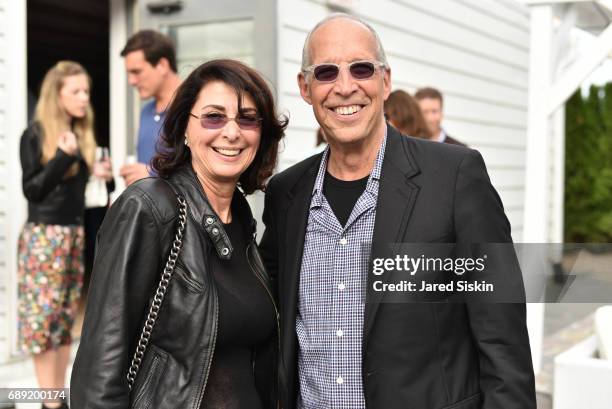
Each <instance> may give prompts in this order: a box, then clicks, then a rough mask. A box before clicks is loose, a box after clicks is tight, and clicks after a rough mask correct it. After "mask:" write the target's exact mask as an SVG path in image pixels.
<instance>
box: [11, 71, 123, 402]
mask: <svg viewBox="0 0 612 409" xmlns="http://www.w3.org/2000/svg"><path fill="white" fill-rule="evenodd" d="M90 83H91V80H90V78H89V75H88V74H87V72H86V71H85V69H84V68H83V67H82V66H81V65H80V64H78V63H76V62H72V61H60V62H58V63H57V64H56V65H55V66H53V67H52V68H51V69H50V70H49V71H48V72H47V74H46V75H45V78H44V80H43V83H42V87H41V91H40V97H39V99H38V103H37V105H36V110H35V114H34V121H33V122H32V123H31V124H30V125H29V126H28V128H27V129H26V130H25V131H24V133H23V135H22V137H21V147H20V156H21V166H22V170H23V180H22V183H23V193H24V195H25V197H26V199H27V200H28V219H27V222H26V224H25V226H24V228H23V231H22V232H21V235H20V238H19V244H18V286H19V291H18V294H19V295H18V297H19V310H18V312H19V320H18V326H19V331H18V333H19V343H20V346H21V348H22V350H23V351H24V352H25V353H28V354H32V355H33V360H34V367H35V371H36V377H37V380H38V384H39V386H40V387H41V388H63V387H64V382H65V379H64V378H65V373H66V369H67V366H68V360H69V355H70V344H71V336H70V331H71V329H72V325H73V323H74V318H75V315H76V313H77V308H78V301H79V296H80V292H81V287H82V283H83V254H82V252H83V241H84V232H83V215H84V210H85V186H86V184H87V180H88V177H89V174H90V172H93V174H94V175H96V176H97V177H99V178H102V179H104V180H106V181H110V180H111V179H112V173H111V169H110V162H109V161H105V162H96V163H94V155H95V150H96V141H95V138H94V131H93V113H92V110H91V106H90V104H89V91H90ZM42 407H43V408H59V407H61V408H67V406H66V403H65V402H57V401H56V402H47V403H45V404H43V405H42Z"/></svg>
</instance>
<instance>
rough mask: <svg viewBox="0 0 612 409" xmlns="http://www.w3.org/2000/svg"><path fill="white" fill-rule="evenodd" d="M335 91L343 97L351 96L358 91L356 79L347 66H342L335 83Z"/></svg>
mask: <svg viewBox="0 0 612 409" xmlns="http://www.w3.org/2000/svg"><path fill="white" fill-rule="evenodd" d="M335 90H336V92H337V93H339V94H341V95H350V94H352V93H353V92H355V91H356V90H357V84H356V82H355V78H353V76H352V75H351V72H350V70H349V68H348V67H347V66H344V67H343V66H341V67H340V71H339V72H338V78H337V79H336V83H335Z"/></svg>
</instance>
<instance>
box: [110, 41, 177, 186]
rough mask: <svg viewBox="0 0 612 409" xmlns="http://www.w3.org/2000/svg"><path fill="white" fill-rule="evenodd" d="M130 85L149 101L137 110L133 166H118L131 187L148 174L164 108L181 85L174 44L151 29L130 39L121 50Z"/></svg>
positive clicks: (164, 111) (162, 119)
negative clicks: (138, 122) (136, 136)
mask: <svg viewBox="0 0 612 409" xmlns="http://www.w3.org/2000/svg"><path fill="white" fill-rule="evenodd" d="M121 56H122V57H124V58H125V69H126V71H127V75H128V82H129V84H130V85H131V86H132V87H134V88H136V90H138V94H139V95H140V99H142V100H147V99H150V98H152V100H151V101H149V102H147V103H145V104H144V106H143V107H142V110H141V111H140V127H139V129H138V142H137V147H136V151H137V152H136V153H137V155H136V161H137V162H136V163H129V164H126V165H124V166H122V167H121V169H120V170H119V174H120V175H121V176H122V177H123V178H124V180H125V184H126V185H130V184H132V183H134V182H135V181H137V180H138V179H142V178H145V177H147V176H149V174H150V167H149V165H150V162H151V159H152V158H153V156H154V154H155V145H156V144H157V141H158V138H159V132H160V130H161V128H162V123H163V121H164V118H165V116H166V108H167V107H168V105H169V104H170V100H171V99H172V96H173V95H174V92H175V91H176V89H177V88H178V86H179V85H180V83H181V80H180V78H179V77H178V74H177V66H176V53H175V50H174V44H173V43H172V40H171V39H170V38H169V37H168V36H165V35H163V34H162V33H159V32H157V31H153V30H142V31H139V32H137V33H136V34H134V35H133V36H132V37H130V38H129V39H128V41H127V43H126V44H125V47H123V50H121Z"/></svg>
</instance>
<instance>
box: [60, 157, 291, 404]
mask: <svg viewBox="0 0 612 409" xmlns="http://www.w3.org/2000/svg"><path fill="white" fill-rule="evenodd" d="M169 182H170V184H169V183H167V182H166V181H164V180H162V179H158V178H147V179H143V180H141V181H138V182H136V183H134V184H133V185H131V186H130V187H129V188H128V189H127V190H126V191H125V192H124V193H123V194H122V195H121V197H120V198H119V199H118V200H117V202H115V203H114V204H113V205H112V206H111V208H110V210H109V212H108V214H107V216H106V219H105V220H104V223H103V225H102V228H101V229H100V233H99V236H98V250H97V252H96V258H95V262H94V268H93V273H92V282H91V287H90V292H89V297H88V302H87V309H86V313H85V322H84V325H83V331H82V335H81V343H80V346H79V350H78V352H77V356H76V360H75V363H74V367H73V372H72V379H71V402H72V403H71V407H72V408H75V409H94V408H99V409H102V408H104V409H112V408H116V409H119V408H122V409H123V408H128V407H129V408H155V409H166V408H168V409H169V408H173V409H174V408H181V409H182V408H185V409H188V408H189V409H198V408H199V407H200V404H201V401H202V397H203V394H204V390H205V388H206V382H207V379H208V373H209V370H210V366H211V362H212V359H213V355H214V351H215V340H216V335H217V320H218V299H217V290H216V288H215V285H214V279H213V275H212V273H211V260H212V257H221V258H229V257H231V254H232V252H233V248H232V245H231V243H230V242H229V238H228V236H227V234H226V233H225V231H224V229H223V225H222V223H221V222H220V220H219V218H218V217H217V215H216V214H215V213H214V211H213V210H212V208H211V206H210V204H209V203H208V201H207V199H206V197H205V195H204V192H203V190H202V187H201V185H200V183H199V181H198V180H197V177H196V175H195V173H194V171H193V170H192V168H191V166H189V167H184V168H182V169H180V170H179V171H177V172H176V173H175V174H174V175H173V176H172V177H171V178H170V179H169ZM174 189H175V190H176V191H177V192H178V193H180V194H182V195H183V196H184V197H185V200H186V202H187V223H186V227H185V235H184V239H183V247H182V250H181V252H180V255H179V258H178V262H177V267H176V270H175V273H174V276H173V277H172V280H171V282H170V285H169V287H168V290H167V293H166V296H165V298H164V301H163V304H162V308H161V311H160V313H159V317H158V319H157V323H156V325H155V328H154V330H153V333H152V336H151V341H150V343H149V347H148V349H147V352H146V354H145V358H144V360H143V362H142V364H141V366H140V371H139V372H138V376H137V378H136V381H135V383H134V387H133V389H132V391H131V394H130V392H129V391H128V385H127V379H126V374H127V371H128V367H129V365H130V362H131V359H132V356H133V354H134V349H135V347H136V344H137V341H138V338H139V336H140V333H141V331H142V327H143V321H144V318H145V317H146V314H147V312H148V305H149V301H150V298H151V297H152V295H153V292H154V290H155V288H156V287H157V284H158V282H159V278H160V275H161V272H162V270H163V267H164V265H165V262H166V260H167V257H168V253H169V249H170V245H171V243H172V241H173V239H174V235H175V229H176V224H177V223H176V221H177V217H178V204H177V199H176V194H175V191H174ZM233 200H234V201H237V202H236V203H235V204H236V205H237V206H236V207H234V209H238V211H236V210H235V211H234V213H233V217H240V218H246V219H244V220H250V221H252V226H253V240H252V242H251V244H250V245H249V246H248V248H247V259H248V261H249V265H250V266H251V269H252V270H253V274H255V275H256V276H257V277H258V278H259V280H260V282H261V283H262V285H263V286H264V287H265V288H266V290H267V291H268V293H269V294H270V297H271V298H272V294H273V290H272V288H271V283H270V281H269V278H268V275H267V273H266V272H265V269H264V267H263V263H262V261H261V258H260V256H259V253H258V250H257V247H256V244H255V234H254V233H255V231H254V230H255V221H254V219H253V217H252V215H251V211H250V209H249V206H248V204H247V202H246V200H245V198H244V197H243V196H242V194H241V193H240V192H239V191H236V193H235V195H234V198H233ZM213 230H214V232H213ZM215 233H216V234H215ZM224 249H228V250H229V253H228V252H227V250H224ZM273 301H274V300H273ZM276 318H277V331H276V333H275V334H274V335H273V337H271V338H270V339H269V341H268V342H266V343H265V345H262V346H261V347H258V348H257V349H256V350H255V351H253V368H254V369H253V370H254V373H255V380H256V386H257V389H258V391H259V393H260V396H261V397H262V400H263V403H264V407H266V408H273V407H277V398H276V393H277V389H278V381H279V380H278V377H277V370H276V368H277V362H276V360H277V356H278V316H277V317H276Z"/></svg>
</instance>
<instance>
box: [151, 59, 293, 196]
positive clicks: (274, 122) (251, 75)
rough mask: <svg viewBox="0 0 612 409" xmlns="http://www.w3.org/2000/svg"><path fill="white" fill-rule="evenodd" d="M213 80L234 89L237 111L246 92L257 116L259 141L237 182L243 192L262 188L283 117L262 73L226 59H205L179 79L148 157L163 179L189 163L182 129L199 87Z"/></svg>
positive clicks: (273, 161) (273, 160)
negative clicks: (153, 151)
mask: <svg viewBox="0 0 612 409" xmlns="http://www.w3.org/2000/svg"><path fill="white" fill-rule="evenodd" d="M213 81H221V82H223V83H225V84H227V85H228V86H229V87H231V88H233V89H234V90H235V91H236V94H237V98H238V112H241V111H242V103H241V102H242V96H243V94H247V95H249V96H250V97H251V98H252V99H253V102H254V103H255V107H256V109H257V114H258V115H259V116H260V117H261V119H262V121H261V141H260V143H259V148H258V150H257V153H256V155H255V159H254V160H253V163H251V165H249V167H248V168H247V169H246V170H245V171H244V173H243V174H242V175H240V178H239V180H238V185H239V186H240V188H241V189H242V191H243V192H244V193H245V194H250V193H253V192H254V191H255V190H257V189H260V190H264V189H265V181H266V179H268V178H269V177H270V176H271V175H272V172H273V171H274V167H275V166H276V161H277V158H278V143H279V141H280V140H281V138H282V137H283V136H284V134H285V128H286V127H287V119H286V118H280V119H279V118H278V117H277V115H276V109H275V104H274V97H273V96H272V92H271V91H270V88H269V87H268V85H267V84H266V82H265V80H264V79H263V78H262V76H261V75H260V74H259V73H257V71H255V70H254V69H252V68H250V67H248V66H247V65H245V64H243V63H241V62H239V61H235V60H228V59H219V60H212V61H208V62H205V63H204V64H202V65H200V66H199V67H198V68H196V69H195V70H194V71H193V72H192V73H191V74H189V76H188V77H187V78H186V79H185V81H183V83H182V84H181V86H180V87H179V88H178V89H177V90H176V93H175V95H174V97H173V99H172V102H171V103H170V106H169V107H168V109H167V110H166V118H165V120H164V125H163V128H162V132H161V135H160V138H159V141H158V144H157V147H156V151H157V152H156V155H155V157H154V158H153V159H152V160H151V165H152V167H153V169H154V170H155V171H156V172H157V174H158V175H159V176H160V177H163V178H167V177H169V176H170V175H172V174H173V173H174V172H175V171H176V170H177V169H179V168H180V167H182V166H185V165H187V164H189V165H191V151H190V150H189V148H188V147H187V146H185V130H186V129H187V122H188V121H189V113H190V112H191V109H192V108H193V105H194V104H195V102H196V100H197V98H198V95H199V93H200V91H201V90H202V88H203V87H204V86H205V85H206V84H208V83H209V82H213Z"/></svg>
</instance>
